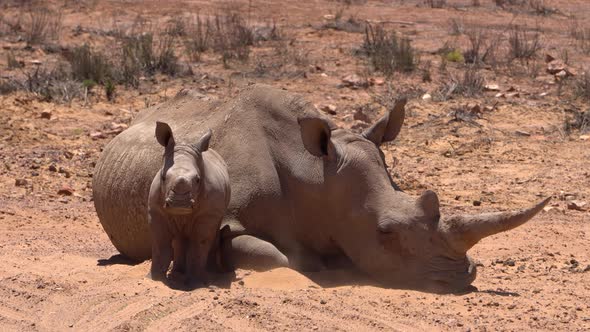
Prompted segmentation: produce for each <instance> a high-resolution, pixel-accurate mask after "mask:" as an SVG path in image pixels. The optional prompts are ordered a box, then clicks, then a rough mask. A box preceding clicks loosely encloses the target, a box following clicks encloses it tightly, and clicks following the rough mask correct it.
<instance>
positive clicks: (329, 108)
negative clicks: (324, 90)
mask: <svg viewBox="0 0 590 332" xmlns="http://www.w3.org/2000/svg"><path fill="white" fill-rule="evenodd" d="M320 109H321V110H322V111H324V112H326V113H329V114H332V115H335V114H336V106H335V105H332V104H327V105H323V106H322V107H320Z"/></svg>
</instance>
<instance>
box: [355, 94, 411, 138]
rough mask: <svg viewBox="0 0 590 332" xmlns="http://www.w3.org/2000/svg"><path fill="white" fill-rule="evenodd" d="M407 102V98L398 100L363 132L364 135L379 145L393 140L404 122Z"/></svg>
mask: <svg viewBox="0 0 590 332" xmlns="http://www.w3.org/2000/svg"><path fill="white" fill-rule="evenodd" d="M406 102H407V100H406V98H402V99H400V100H398V101H396V102H395V105H394V106H393V108H392V109H391V110H389V112H387V114H385V115H384V116H383V117H382V118H381V119H379V121H377V122H376V123H375V124H373V125H372V126H371V127H370V128H368V129H367V130H365V131H364V132H363V137H365V138H366V139H368V140H369V141H371V142H373V143H375V145H377V146H379V145H381V144H382V143H385V142H390V141H393V140H394V139H395V138H396V137H397V135H398V134H399V132H400V130H401V129H402V125H403V124H404V118H405V114H406V110H405V106H406Z"/></svg>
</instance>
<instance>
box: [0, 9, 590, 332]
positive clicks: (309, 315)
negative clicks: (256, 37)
mask: <svg viewBox="0 0 590 332" xmlns="http://www.w3.org/2000/svg"><path fill="white" fill-rule="evenodd" d="M449 3H451V4H452V5H453V6H454V7H453V6H447V7H445V8H443V9H431V8H427V7H425V6H423V5H421V4H422V1H402V2H400V1H383V2H373V1H371V2H368V3H365V4H353V5H352V6H350V7H344V6H343V5H342V3H338V2H336V1H306V2H292V1H289V2H286V1H285V2H278V1H272V2H271V1H251V2H250V3H248V2H246V3H238V4H232V5H235V6H238V7H239V6H241V7H239V8H241V9H242V10H243V13H249V14H248V15H251V16H252V17H251V18H250V19H251V20H252V21H256V22H268V21H269V20H275V21H276V22H277V23H279V24H280V26H282V27H283V28H284V29H285V31H286V33H288V34H289V36H290V38H293V39H294V40H295V42H294V45H295V47H293V48H291V49H290V50H291V51H290V52H295V51H299V52H302V53H303V57H305V58H306V59H307V60H306V61H307V62H308V64H307V65H304V66H302V67H299V68H298V67H296V66H295V65H290V66H287V67H286V69H285V68H283V70H284V71H285V72H284V73H281V74H280V75H274V74H273V75H270V74H267V75H262V76H256V75H252V74H251V73H252V72H253V67H254V63H255V61H274V60H276V59H275V58H276V56H277V55H276V54H275V53H273V45H272V44H268V43H267V44H264V43H262V44H260V45H257V46H255V47H254V48H253V54H252V55H251V60H250V62H249V63H248V64H239V63H235V64H232V65H231V66H230V68H224V67H223V66H222V65H221V63H220V61H219V56H218V55H215V54H213V53H207V54H205V56H204V59H203V61H202V62H201V63H196V64H192V67H193V71H194V72H195V74H194V75H193V76H190V77H186V76H183V77H179V78H169V77H165V76H161V75H157V76H156V77H155V78H154V79H148V80H146V81H142V83H141V85H140V88H139V89H137V90H136V89H132V88H125V87H124V86H120V87H118V91H117V97H116V99H115V101H114V102H108V101H107V100H106V99H105V98H104V96H103V95H102V93H100V94H99V93H95V94H91V96H90V98H89V101H88V102H87V103H85V102H84V100H82V99H75V100H74V101H73V102H72V103H71V105H68V104H63V103H52V102H45V101H41V100H40V99H39V98H38V97H37V96H35V95H32V94H30V93H26V92H22V91H19V92H15V93H11V94H8V95H0V262H1V263H0V330H2V331H5V330H6V331H9V330H16V331H36V330H40V331H64V330H68V329H72V330H80V331H104V330H116V331H129V330H132V331H136V330H153V331H160V330H172V329H174V330H237V331H250V330H306V331H307V330H326V331H336V330H346V331H350V330H356V331H359V330H363V331H364V330H386V331H391V330H400V331H413V330H428V331H431V330H460V331H474V330H477V331H487V330H523V329H526V330H567V331H583V330H590V212H589V211H588V205H590V189H589V188H590V186H589V184H590V167H589V166H588V163H589V160H590V140H588V138H587V136H584V133H582V132H579V131H577V130H576V129H574V130H573V131H565V130H564V129H563V128H564V126H563V125H564V121H566V119H567V118H568V117H570V116H571V112H572V111H571V110H572V109H573V110H576V109H579V110H589V106H588V102H587V101H586V102H585V101H583V100H580V99H573V97H572V96H571V95H570V94H568V91H566V92H565V93H564V94H563V95H562V96H558V91H557V90H558V88H557V85H556V84H552V82H553V81H554V79H553V77H552V76H551V75H548V74H545V73H544V66H545V63H544V61H543V59H542V57H543V56H542V55H543V54H544V53H545V52H548V53H551V54H552V55H554V56H556V57H559V56H560V54H562V50H564V49H565V50H568V52H569V53H570V63H571V66H572V68H573V69H575V70H576V71H577V72H578V73H579V72H582V71H583V70H584V64H587V63H589V62H588V56H586V55H584V53H583V52H580V51H579V50H577V49H576V47H575V46H574V45H573V44H572V43H573V42H572V40H571V39H570V38H569V37H568V32H567V31H568V22H570V21H571V17H568V16H567V15H570V14H571V13H574V14H575V15H576V16H577V17H580V18H582V17H588V15H589V14H590V4H588V3H587V2H586V1H581V0H580V1H554V2H551V5H552V6H554V7H555V8H558V9H559V11H560V13H558V14H554V15H550V16H546V17H540V16H535V15H531V14H530V13H521V14H519V15H518V16H516V19H517V20H519V22H524V21H527V22H530V24H531V25H534V24H538V25H540V26H541V27H542V28H543V31H544V34H543V40H544V49H543V51H542V52H541V54H540V55H539V60H537V63H538V64H539V66H542V67H541V70H540V73H539V75H538V77H537V78H535V79H533V78H531V77H530V76H527V75H526V74H523V73H522V72H518V73H516V72H512V73H508V71H509V70H506V69H504V70H499V71H494V70H491V69H485V70H484V75H485V77H486V81H488V82H489V83H497V84H498V85H500V87H501V89H502V90H503V91H505V90H507V89H508V88H509V87H514V88H515V89H516V90H517V91H519V92H520V95H519V96H518V97H513V98H495V97H494V95H495V94H496V92H485V93H483V94H482V95H481V96H479V97H476V98H462V97H456V98H453V99H451V100H447V101H440V102H433V101H430V102H429V101H423V100H422V99H421V98H420V97H421V94H422V93H420V94H418V96H417V98H415V99H412V100H411V101H410V103H409V105H408V107H407V109H408V117H407V120H406V123H405V126H404V128H403V131H402V133H401V135H400V137H399V139H398V140H397V141H396V142H394V143H392V144H389V145H387V146H386V147H385V154H386V159H387V161H388V164H389V165H390V166H392V169H391V172H392V174H393V175H394V178H395V179H396V180H397V182H398V183H399V184H400V186H401V187H402V188H403V189H404V190H406V191H408V192H409V193H411V194H413V195H418V194H419V193H420V192H421V191H423V190H424V189H426V188H428V189H432V190H435V191H436V192H437V193H438V194H439V196H440V198H441V203H442V209H443V213H451V212H453V213H456V212H469V213H479V212H484V211H497V210H505V209H517V208H521V207H526V206H530V205H531V204H533V203H535V202H538V201H540V200H541V199H542V198H544V197H547V196H553V198H554V199H553V200H552V203H551V204H550V208H548V209H546V211H544V212H542V213H541V214H540V215H539V216H537V217H535V218H534V219H533V220H532V221H531V222H529V223H528V224H526V225H524V226H522V227H520V228H517V229H515V230H513V231H510V232H507V233H503V234H498V235H495V236H492V237H489V238H486V239H484V240H483V241H482V242H481V243H480V244H478V245H477V246H476V247H475V248H473V249H472V250H471V252H470V254H471V256H472V257H474V258H475V259H476V260H477V261H478V262H479V263H480V265H481V266H479V269H478V274H479V276H478V278H477V280H476V281H475V282H474V286H476V287H477V288H478V291H475V292H471V293H468V294H462V295H435V294H428V293H421V292H416V291H406V290H395V289H384V288H380V287H375V286H370V285H368V282H367V281H362V277H359V276H354V275H351V273H350V272H345V271H327V272H321V273H315V274H311V275H308V276H304V275H302V274H299V273H297V272H295V271H292V270H289V269H275V270H271V271H268V272H263V273H259V272H252V271H245V270H238V271H237V278H236V280H233V281H223V280H222V281H220V282H219V283H218V285H217V286H211V287H209V288H203V289H197V290H194V291H190V292H186V291H179V290H172V289H170V288H168V287H166V286H164V285H163V284H161V283H157V282H153V281H151V280H148V279H146V278H145V277H144V276H145V274H146V273H147V271H148V268H149V262H144V263H141V264H137V265H133V264H130V263H129V262H126V261H125V260H122V259H117V257H116V256H115V257H114V258H111V257H112V256H114V255H116V254H117V251H116V250H115V248H114V247H113V246H112V245H111V243H110V241H109V239H108V237H107V235H106V234H105V233H104V232H103V230H102V228H101V225H100V223H99V221H98V218H97V217H96V214H95V212H94V206H93V203H92V201H91V196H92V195H91V188H90V182H91V174H92V171H93V165H94V163H95V161H96V160H97V158H98V156H99V155H100V149H101V147H103V146H104V145H105V144H106V143H107V142H108V141H109V140H110V139H111V138H112V137H113V136H114V135H115V134H116V132H117V128H118V127H120V126H118V124H121V123H123V124H127V123H129V121H130V120H131V118H132V117H133V116H134V115H135V114H137V112H138V111H140V110H141V109H143V108H144V107H145V106H146V105H151V104H154V103H158V102H161V101H163V100H165V99H167V98H169V97H170V96H172V95H174V94H175V93H176V92H177V91H178V90H180V89H181V88H182V87H190V88H196V89H199V90H200V91H201V92H203V93H206V94H208V95H210V96H212V97H226V96H231V95H233V94H235V93H236V91H238V90H239V89H240V88H241V87H243V86H245V85H246V84H248V83H249V82H264V83H268V84H273V85H276V86H280V87H283V88H286V89H288V90H290V91H294V92H298V93H302V94H304V95H306V97H307V98H308V99H310V100H312V101H313V102H314V103H316V104H317V105H318V106H319V107H321V106H323V105H327V104H332V105H334V106H335V107H336V111H335V113H336V114H333V115H331V116H332V117H333V118H334V119H335V120H336V121H337V122H338V123H339V124H341V125H342V126H344V127H353V128H359V127H362V126H366V123H363V122H362V121H361V120H358V119H353V114H354V112H355V111H356V110H357V109H358V108H359V107H360V105H363V104H366V103H372V96H373V95H375V94H377V95H380V94H381V95H383V94H386V90H387V88H386V86H387V85H388V83H392V84H393V86H394V88H400V89H401V88H405V87H411V86H417V87H419V88H420V89H421V90H422V91H423V92H433V91H434V90H435V88H436V86H437V85H438V84H440V83H441V82H442V80H443V78H442V75H441V74H439V71H438V66H439V63H440V57H439V56H437V55H433V54H431V53H430V52H433V51H435V50H437V49H438V48H440V47H441V46H442V45H443V44H444V42H445V41H453V40H454V38H455V37H452V36H449V31H448V19H449V18H460V17H463V18H464V19H465V20H468V21H470V22H478V23H479V24H482V25H484V26H496V27H498V29H502V28H503V27H504V26H506V25H507V24H508V23H509V22H511V21H513V20H514V17H515V16H514V14H513V13H512V12H510V11H507V10H501V9H498V8H496V7H495V6H494V5H493V4H492V2H491V1H489V2H488V1H482V7H471V6H469V3H470V1H463V2H462V1H449ZM226 4H227V3H223V4H209V2H207V1H187V2H181V1H177V2H166V4H165V5H163V4H161V2H157V1H141V2H128V1H125V2H123V1H120V2H119V1H105V2H102V1H100V2H92V1H89V2H84V1H81V2H75V3H70V2H66V3H65V4H64V3H63V2H55V1H54V2H50V3H48V4H36V5H39V6H41V5H48V6H52V8H58V7H59V8H61V10H62V15H63V28H62V32H61V33H62V35H60V38H59V41H58V43H59V44H60V45H63V46H69V47H71V46H76V45H81V44H82V43H83V42H91V43H92V45H94V46H96V47H103V48H106V45H109V44H108V40H109V39H108V37H104V36H100V35H98V34H92V33H87V32H85V33H82V34H80V35H76V34H74V33H72V31H73V29H74V28H75V27H76V26H77V25H81V26H83V27H84V28H87V29H99V30H100V29H110V28H111V27H112V21H114V20H115V19H116V20H118V22H119V23H120V24H124V23H126V24H129V22H131V21H132V20H133V19H134V18H135V17H136V16H137V14H138V13H141V14H142V15H143V17H144V18H149V19H150V20H153V21H154V22H156V21H157V22H165V21H166V20H168V19H170V18H171V17H176V16H179V15H182V14H186V13H187V12H197V11H199V12H201V13H207V14H209V13H213V12H215V10H218V8H221V7H220V6H221V5H226ZM341 8H344V16H345V17H347V16H348V15H350V14H352V13H354V14H355V15H356V16H357V17H359V18H362V19H371V20H381V21H383V20H390V21H405V22H409V23H408V24H402V25H399V24H397V25H396V24H394V27H395V28H396V29H398V30H399V31H401V32H403V33H405V34H406V35H409V36H411V38H412V39H413V42H414V45H415V46H416V48H417V49H418V50H419V51H420V53H421V61H427V60H430V61H432V72H433V73H432V76H433V82H432V83H422V82H421V79H420V76H421V75H420V74H416V73H415V74H396V75H394V77H393V78H391V79H387V80H386V84H384V85H375V86H372V87H370V88H368V89H363V88H361V89H350V88H342V87H338V84H340V82H341V79H342V78H343V77H344V76H346V75H349V74H353V73H358V74H360V75H361V76H362V77H367V76H368V77H372V78H377V79H380V78H382V76H380V75H379V73H374V72H371V71H369V70H368V69H367V68H368V67H367V66H366V61H365V60H364V59H363V58H361V57H358V56H355V55H353V54H352V53H353V50H354V49H355V48H358V47H359V45H360V44H361V43H362V38H363V35H362V34H360V33H349V32H344V31H335V30H329V29H328V30H326V29H318V27H319V26H321V25H322V24H323V23H324V22H325V19H324V18H323V16H324V15H326V14H334V13H336V12H337V11H338V10H339V9H341ZM21 9H22V8H21V7H19V6H18V5H14V4H11V3H7V4H2V3H0V10H2V11H4V13H7V15H8V14H10V15H16V13H17V12H18V11H19V10H21ZM455 42H456V43H457V44H458V45H465V39H463V38H462V37H461V38H457V40H455ZM0 46H2V48H1V49H0V71H1V73H2V74H1V75H0V76H11V75H13V74H14V75H16V72H17V71H15V70H8V68H7V63H5V62H6V60H5V58H6V53H7V52H9V51H10V52H14V54H15V55H16V57H17V59H19V60H22V61H24V62H25V69H30V68H31V67H32V66H34V65H32V64H30V60H41V61H43V62H44V63H49V64H51V63H55V61H57V60H56V59H57V57H58V56H57V55H55V54H50V53H47V52H44V51H43V49H42V48H40V47H34V48H33V50H25V49H24V46H25V43H24V42H22V41H19V40H18V39H16V38H15V37H14V36H4V37H0ZM180 52H181V51H179V53H180ZM273 59H274V60H273ZM449 66H450V67H452V68H453V70H458V69H460V67H459V65H457V66H455V64H449ZM518 68H521V67H518ZM521 69H522V68H521ZM301 73H305V75H303V74H301ZM205 74H206V77H205V76H204V75H205ZM566 89H567V87H566ZM543 92H546V93H548V95H547V96H543V97H541V96H539V94H540V93H543ZM468 104H470V105H475V104H477V105H479V106H480V107H481V108H482V109H483V114H482V115H481V117H480V118H473V119H472V120H469V121H462V120H458V121H453V120H454V119H455V117H454V116H453V115H452V112H453V110H455V109H457V108H459V109H471V106H469V107H467V106H465V105H468ZM485 106H493V107H491V108H489V109H485ZM568 110H569V111H568ZM44 111H47V112H50V113H51V116H50V119H47V118H43V117H42V116H41V115H42V112H44ZM381 112H383V110H382V109H381V108H379V107H377V108H376V110H375V111H374V112H368V113H367V114H366V115H367V117H368V118H369V119H370V120H371V121H372V120H374V119H375V118H377V117H378V116H379V113H381ZM113 128H114V129H113ZM96 132H101V133H102V134H103V135H102V136H100V137H98V138H97V137H95V138H93V137H91V134H93V133H96ZM101 137H104V138H101ZM52 166H54V167H55V169H53V167H52ZM60 169H61V171H60ZM54 170H55V171H54ZM17 180H24V182H22V181H20V182H19V183H18V185H16V181H17ZM58 192H59V193H58ZM69 194H71V195H69ZM572 201H576V202H577V204H579V205H583V203H584V202H587V203H588V205H586V210H585V211H581V210H583V209H584V207H582V208H581V209H579V210H578V209H572V207H573V205H572V204H573V203H572ZM568 206H569V208H568ZM359 280H361V281H359Z"/></svg>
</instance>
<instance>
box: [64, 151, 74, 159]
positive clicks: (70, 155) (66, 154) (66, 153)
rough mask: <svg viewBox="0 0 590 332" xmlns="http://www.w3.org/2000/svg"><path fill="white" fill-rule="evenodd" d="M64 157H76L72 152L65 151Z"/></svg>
mask: <svg viewBox="0 0 590 332" xmlns="http://www.w3.org/2000/svg"><path fill="white" fill-rule="evenodd" d="M64 157H66V158H67V159H72V158H73V157H74V153H73V152H70V151H64Z"/></svg>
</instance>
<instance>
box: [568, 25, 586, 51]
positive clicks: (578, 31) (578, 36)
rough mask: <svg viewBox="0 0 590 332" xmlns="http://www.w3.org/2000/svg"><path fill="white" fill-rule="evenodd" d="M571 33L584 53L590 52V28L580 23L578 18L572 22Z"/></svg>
mask: <svg viewBox="0 0 590 332" xmlns="http://www.w3.org/2000/svg"><path fill="white" fill-rule="evenodd" d="M569 35H570V37H572V38H573V39H574V40H575V42H576V46H577V47H578V49H579V50H581V51H582V52H583V53H584V54H590V28H589V27H585V26H582V25H580V23H579V21H578V20H577V19H574V20H572V21H571V23H570V27H569Z"/></svg>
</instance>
